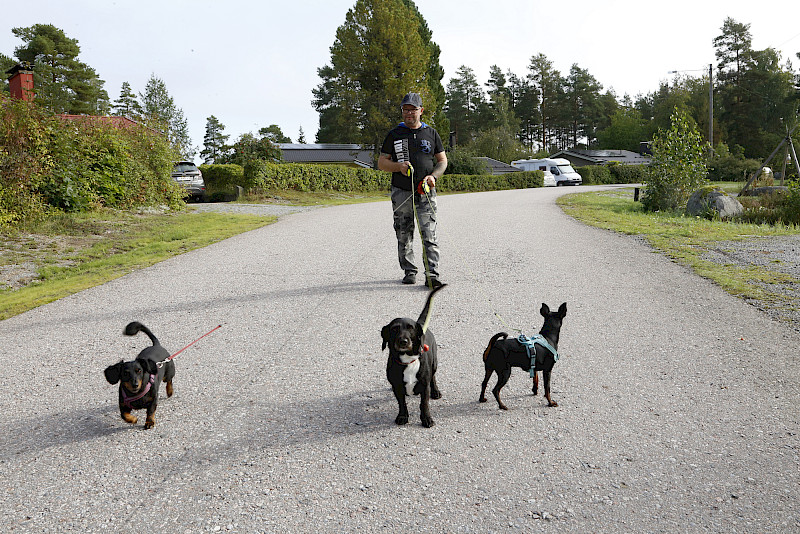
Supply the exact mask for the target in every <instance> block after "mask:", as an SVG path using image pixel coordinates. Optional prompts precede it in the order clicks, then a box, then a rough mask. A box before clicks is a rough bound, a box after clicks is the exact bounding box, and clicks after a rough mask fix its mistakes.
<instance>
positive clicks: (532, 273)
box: [0, 187, 800, 533]
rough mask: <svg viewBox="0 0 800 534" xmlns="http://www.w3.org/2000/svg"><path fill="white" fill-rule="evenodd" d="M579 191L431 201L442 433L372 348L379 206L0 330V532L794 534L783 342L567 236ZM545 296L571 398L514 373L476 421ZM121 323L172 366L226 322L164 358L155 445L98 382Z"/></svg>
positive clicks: (793, 351)
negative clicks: (435, 206) (401, 421)
mask: <svg viewBox="0 0 800 534" xmlns="http://www.w3.org/2000/svg"><path fill="white" fill-rule="evenodd" d="M582 189H588V188H586V187H584V188H582ZM572 191H573V190H571V189H567V190H562V189H538V190H524V191H505V192H494V193H482V194H467V195H457V196H447V197H442V198H440V201H439V214H440V227H439V234H440V242H441V249H442V264H441V271H442V273H443V279H444V281H445V282H448V283H449V284H450V286H449V287H448V288H446V289H445V290H444V291H442V292H441V293H440V294H439V296H438V298H437V300H436V301H435V303H434V317H433V319H432V321H431V328H433V329H434V331H435V332H436V335H437V340H438V341H439V345H440V354H439V358H440V371H439V385H440V387H441V389H442V392H443V395H444V397H443V398H442V399H441V400H438V401H433V403H432V413H433V416H434V419H435V420H436V426H435V427H433V428H431V429H425V428H423V427H422V426H421V425H420V424H419V417H418V413H419V412H418V401H417V400H416V399H414V400H412V402H411V404H410V406H411V413H412V418H411V419H412V420H411V423H410V424H409V425H407V426H404V427H397V426H396V425H395V424H394V422H393V421H394V417H395V415H396V403H395V401H394V399H393V397H392V395H391V392H390V391H389V388H388V383H387V382H386V380H385V375H384V369H385V359H386V354H385V353H381V351H380V336H379V331H380V328H381V327H382V326H383V325H384V324H386V323H387V322H388V321H389V320H390V319H391V318H393V317H396V316H410V317H416V316H417V315H418V314H419V312H420V310H421V307H422V304H423V301H424V298H425V291H424V289H423V288H422V286H421V285H418V286H415V287H407V286H403V285H401V284H400V283H399V279H400V275H401V273H400V271H399V269H398V268H397V265H396V257H395V243H394V237H393V230H392V227H391V207H390V205H389V203H388V202H379V203H373V204H362V205H355V206H342V207H333V208H325V209H317V210H311V211H307V212H303V213H296V214H292V215H289V216H287V217H284V218H283V219H281V220H280V221H279V222H278V223H276V224H274V225H271V226H269V227H266V228H262V229H259V230H255V231H252V232H249V233H246V234H242V235H239V236H236V237H234V238H231V239H228V240H226V241H224V242H221V243H218V244H215V245H212V246H209V247H206V248H204V249H202V250H197V251H194V252H191V253H188V254H185V255H182V256H180V257H176V258H173V259H171V260H168V261H165V262H162V263H160V264H158V265H155V266H153V267H151V268H148V269H145V270H143V271H138V272H134V273H131V274H130V275H128V276H126V277H124V278H121V279H118V280H115V281H113V282H110V283H108V284H105V285H103V286H101V287H97V288H94V289H91V290H87V291H83V292H81V293H79V294H77V295H74V296H72V297H69V298H65V299H62V300H61V301H58V302H55V303H52V304H50V305H47V306H43V307H41V308H39V309H36V310H33V311H31V312H28V313H26V314H23V315H21V316H18V317H15V318H12V319H9V320H6V321H3V322H0V346H2V347H3V356H2V376H3V377H4V379H3V382H4V385H3V395H2V396H0V427H2V429H3V431H2V434H0V517H2V525H3V530H4V531H6V532H8V531H11V532H67V531H76V532H98V531H100V530H103V529H109V530H111V531H119V532H132V531H136V532H145V531H151V532H206V531H231V532H278V533H287V532H292V533H294V532H356V531H358V532H416V531H418V532H506V531H519V532H533V531H559V532H615V533H616V532H670V533H672V532H676V531H680V532H700V531H707V532H759V533H760V532H797V531H798V530H800V436H799V435H798V433H800V423H799V421H800V386H798V377H799V376H800V364H799V363H798V348H799V347H800V336H799V335H798V334H797V333H796V332H794V331H792V330H791V329H789V328H786V327H785V326H783V325H781V324H779V323H776V322H773V321H771V320H770V319H768V318H767V317H766V316H765V315H763V314H761V313H760V312H758V311H757V310H755V309H754V308H752V307H750V306H748V305H746V304H744V303H742V302H740V301H738V300H736V299H735V298H732V297H730V296H728V295H727V294H725V293H724V292H722V291H721V290H719V289H718V288H716V287H715V286H713V285H712V284H710V283H709V282H707V281H705V280H702V279H700V278H698V277H697V276H695V275H693V274H692V273H690V272H688V271H687V270H686V269H685V268H683V267H680V266H678V265H676V264H674V263H672V262H670V261H669V260H668V259H665V258H664V257H662V256H660V255H658V254H654V253H652V252H651V251H650V250H649V249H648V248H646V247H645V246H643V245H641V244H639V243H637V242H636V241H635V240H633V239H629V238H626V237H623V236H618V235H615V234H613V233H610V232H606V231H601V230H597V229H593V228H589V227H586V226H583V225H581V224H579V223H577V222H575V221H574V220H572V219H570V218H569V217H567V216H565V215H564V214H563V213H562V212H561V211H560V210H559V209H558V208H557V207H556V206H555V204H554V200H555V198H556V197H557V196H558V195H561V194H564V193H569V192H572ZM417 250H418V246H417ZM542 302H547V303H548V304H549V305H550V306H551V307H552V306H558V305H559V304H561V303H562V302H567V305H568V308H569V311H568V315H567V317H566V319H565V321H564V327H563V330H562V337H561V343H560V352H561V353H562V358H561V360H559V362H558V363H557V365H556V368H555V370H554V383H553V397H554V399H555V400H557V401H558V403H559V405H560V406H559V407H558V408H548V407H547V406H546V403H545V401H544V400H543V398H542V397H541V396H539V397H531V395H530V381H529V379H528V378H527V377H526V376H525V373H524V372H522V371H520V370H518V369H517V370H515V371H514V373H513V374H512V377H511V380H510V382H509V384H508V386H506V388H505V389H504V394H505V396H504V398H505V402H506V404H508V405H509V407H510V408H511V410H510V411H508V412H501V411H499V410H498V409H497V407H496V405H495V404H494V403H493V401H491V400H490V402H488V403H486V404H479V403H478V402H477V400H478V394H479V391H480V382H481V379H482V376H483V369H482V362H481V353H482V351H483V349H484V347H485V344H486V342H487V341H488V339H489V337H490V336H491V335H492V334H494V333H495V332H497V331H500V330H507V329H508V326H510V327H512V328H521V329H523V330H525V331H526V333H535V332H537V331H538V329H539V327H540V326H541V317H540V316H539V314H538V310H539V307H540V306H541V303H542ZM495 314H497V315H499V316H500V317H502V318H503V320H504V321H505V323H506V324H507V325H508V326H506V324H503V323H502V322H501V321H500V320H498V318H497V315H495ZM131 320H140V321H142V322H144V323H145V324H146V325H148V326H150V327H151V328H152V329H153V330H154V332H155V334H156V335H157V336H158V337H159V338H160V339H161V341H162V343H163V344H164V345H165V346H166V347H167V348H168V349H170V350H171V351H173V352H174V351H176V350H178V349H179V348H181V347H183V346H184V345H185V344H187V343H189V342H190V341H192V340H193V339H195V338H196V337H198V336H200V335H202V334H203V333H205V332H206V331H208V330H210V329H211V328H213V327H214V326H216V325H217V324H222V325H223V327H222V328H221V329H220V330H218V331H217V332H215V333H214V334H212V335H210V336H209V337H207V338H205V339H203V340H202V341H200V342H199V343H197V344H196V345H194V346H193V347H191V348H189V349H188V350H186V351H185V352H183V353H182V354H181V355H180V356H178V358H177V359H176V363H177V377H176V380H175V390H176V393H175V396H174V397H172V398H171V399H168V400H167V399H164V398H163V397H162V402H161V404H160V406H159V409H158V412H157V417H156V426H155V428H153V429H152V430H148V431H144V430H143V429H142V426H141V425H138V426H136V427H131V426H128V425H127V424H125V423H124V422H123V421H122V420H121V419H120V417H119V413H118V409H117V402H116V396H117V393H116V387H115V386H111V385H109V384H108V383H106V382H105V380H104V378H103V369H104V368H105V367H106V366H107V365H110V364H112V363H116V362H117V361H119V360H120V359H121V358H125V359H130V358H131V357H132V356H133V355H134V354H136V353H137V352H138V351H139V350H141V349H142V348H143V347H145V346H146V345H147V342H146V337H145V336H144V335H142V334H140V335H139V336H137V337H136V338H126V337H124V336H122V329H123V327H124V326H125V324H127V323H128V322H129V321H131ZM493 383H494V379H493V380H492V382H491V383H490V386H491V384H493ZM163 395H164V392H163V390H162V396H163Z"/></svg>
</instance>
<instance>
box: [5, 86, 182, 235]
mask: <svg viewBox="0 0 800 534" xmlns="http://www.w3.org/2000/svg"><path fill="white" fill-rule="evenodd" d="M175 159H177V155H176V154H175V153H174V152H173V150H172V149H171V148H170V146H169V143H168V142H167V140H166V139H164V138H163V137H161V136H160V135H159V134H157V133H155V132H153V131H151V130H148V129H147V128H144V127H141V126H137V125H132V126H130V127H115V126H114V125H113V124H111V123H110V122H107V121H105V120H102V119H100V118H97V117H86V118H85V119H84V120H78V121H69V120H66V119H64V118H63V117H60V116H58V115H55V116H54V115H50V114H47V113H45V112H43V111H41V110H40V109H39V108H38V107H37V106H36V105H34V104H30V103H27V102H24V101H21V100H16V99H6V98H0V227H2V226H8V225H11V224H13V223H15V222H16V221H20V220H23V219H27V220H31V219H35V218H38V217H41V216H43V215H45V214H47V213H49V212H51V211H52V210H54V209H55V210H62V211H71V212H76V211H84V210H91V209H96V208H101V207H111V208H129V207H132V206H136V205H154V204H167V205H169V206H171V207H179V206H180V205H182V198H183V196H184V194H185V193H184V191H183V189H182V188H180V186H179V185H178V184H176V183H175V182H174V181H173V180H172V179H171V177H170V172H171V169H172V162H173V161H174V160H175Z"/></svg>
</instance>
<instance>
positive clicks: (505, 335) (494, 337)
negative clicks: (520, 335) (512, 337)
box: [483, 332, 508, 361]
mask: <svg viewBox="0 0 800 534" xmlns="http://www.w3.org/2000/svg"><path fill="white" fill-rule="evenodd" d="M507 337H508V334H506V333H505V332H500V333H499V334H495V335H493V336H492V339H490V340H489V346H488V347H486V350H485V351H483V361H486V358H487V357H488V356H489V352H490V351H491V350H492V347H493V346H494V343H495V341H497V340H498V339H500V338H503V339H505V338H507Z"/></svg>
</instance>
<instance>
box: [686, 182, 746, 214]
mask: <svg viewBox="0 0 800 534" xmlns="http://www.w3.org/2000/svg"><path fill="white" fill-rule="evenodd" d="M742 211H744V208H742V203H741V202H739V201H738V200H737V199H736V198H734V197H731V196H728V195H727V194H726V193H725V192H724V191H721V190H719V189H713V188H703V189H698V190H697V191H695V192H694V193H692V196H690V197H689V202H687V203H686V213H688V214H689V215H693V216H697V217H710V216H712V215H716V216H719V218H720V219H729V218H731V217H735V216H737V215H741V214H742Z"/></svg>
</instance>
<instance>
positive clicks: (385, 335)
mask: <svg viewBox="0 0 800 534" xmlns="http://www.w3.org/2000/svg"><path fill="white" fill-rule="evenodd" d="M389 326H390V325H388V324H387V325H386V326H384V327H383V328H381V337H382V338H383V344H382V345H381V352H383V351H384V350H386V345H388V344H389Z"/></svg>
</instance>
